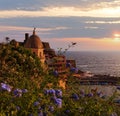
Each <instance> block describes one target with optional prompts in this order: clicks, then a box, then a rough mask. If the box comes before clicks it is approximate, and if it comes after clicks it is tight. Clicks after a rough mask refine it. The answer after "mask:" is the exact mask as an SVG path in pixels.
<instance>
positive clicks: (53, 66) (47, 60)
mask: <svg viewBox="0 0 120 116" xmlns="http://www.w3.org/2000/svg"><path fill="white" fill-rule="evenodd" d="M19 44H20V45H23V46H24V47H25V48H27V49H30V50H31V51H32V52H33V53H34V54H35V55H37V56H38V57H39V58H40V60H41V62H42V63H43V64H46V65H47V67H48V70H50V71H53V72H54V71H57V72H58V74H64V73H65V72H66V70H65V68H66V58H65V56H62V55H61V56H58V55H56V53H55V51H54V50H53V49H51V47H50V45H49V43H48V42H42V41H41V39H40V37H39V36H37V35H36V32H35V28H34V30H33V34H32V35H31V36H29V34H28V33H26V34H25V40H24V42H23V43H21V42H20V43H19Z"/></svg>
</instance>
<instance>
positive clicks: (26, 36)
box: [24, 33, 29, 44]
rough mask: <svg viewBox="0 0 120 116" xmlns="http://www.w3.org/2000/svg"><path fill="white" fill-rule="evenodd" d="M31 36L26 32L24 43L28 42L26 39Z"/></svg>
mask: <svg viewBox="0 0 120 116" xmlns="http://www.w3.org/2000/svg"><path fill="white" fill-rule="evenodd" d="M28 38H29V33H25V40H24V44H25V43H26V41H27V40H28Z"/></svg>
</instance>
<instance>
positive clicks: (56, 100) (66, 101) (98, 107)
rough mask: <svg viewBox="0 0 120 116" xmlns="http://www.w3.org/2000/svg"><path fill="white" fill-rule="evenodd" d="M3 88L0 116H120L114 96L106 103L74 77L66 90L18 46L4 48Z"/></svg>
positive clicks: (1, 52)
mask: <svg viewBox="0 0 120 116" xmlns="http://www.w3.org/2000/svg"><path fill="white" fill-rule="evenodd" d="M0 84H1V85H0V103H1V104H0V116H117V115H120V110H119V106H118V105H116V104H115V103H114V96H112V97H110V98H107V99H105V97H104V96H103V95H102V92H98V91H88V92H86V91H84V90H81V89H80V88H79V81H78V79H77V78H73V77H72V76H71V77H70V76H69V77H68V78H67V82H66V89H65V90H64V89H62V88H61V87H60V86H59V78H58V77H54V76H53V75H52V74H48V73H47V71H46V70H45V69H44V68H43V67H42V64H41V62H40V60H39V58H38V57H37V56H35V55H34V54H32V53H31V52H30V51H28V50H26V49H25V48H23V47H21V46H15V45H14V44H5V45H2V46H1V48H0ZM78 88H79V89H78Z"/></svg>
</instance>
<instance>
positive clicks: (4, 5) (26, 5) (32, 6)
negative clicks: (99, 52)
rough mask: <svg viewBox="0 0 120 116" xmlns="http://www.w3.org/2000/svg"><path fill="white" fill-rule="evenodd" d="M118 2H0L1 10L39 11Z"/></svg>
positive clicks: (118, 2) (92, 7)
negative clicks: (46, 8) (48, 8)
mask: <svg viewBox="0 0 120 116" xmlns="http://www.w3.org/2000/svg"><path fill="white" fill-rule="evenodd" d="M119 5H120V1H119V0H74V1H73V0H29V1H27V0H1V1H0V9H1V10H7V9H8V10H17V9H20V10H39V9H42V8H45V7H75V8H81V9H82V10H85V11H86V10H91V9H98V8H108V7H116V6H119Z"/></svg>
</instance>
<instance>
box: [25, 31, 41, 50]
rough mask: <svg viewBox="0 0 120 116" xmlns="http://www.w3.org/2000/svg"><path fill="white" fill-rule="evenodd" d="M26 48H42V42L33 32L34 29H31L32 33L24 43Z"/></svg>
mask: <svg viewBox="0 0 120 116" xmlns="http://www.w3.org/2000/svg"><path fill="white" fill-rule="evenodd" d="M25 47H26V48H36V49H41V48H43V44H42V42H41V40H40V38H39V37H38V36H37V35H36V34H35V30H34V31H33V35H31V36H30V37H29V38H28V39H27V41H26V43H25Z"/></svg>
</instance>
